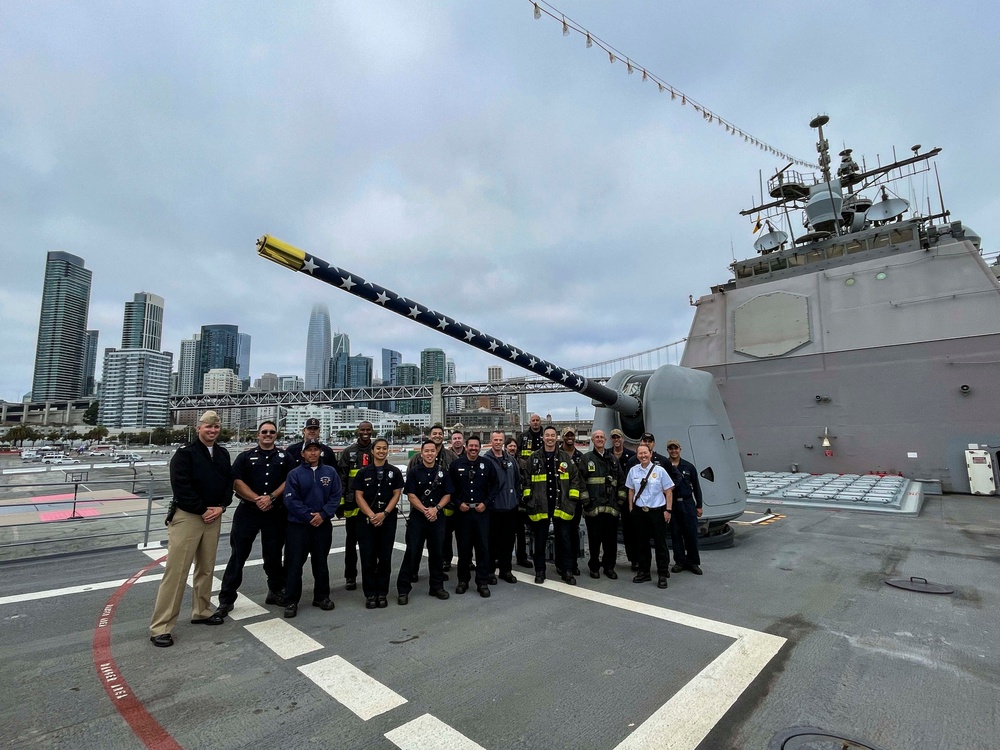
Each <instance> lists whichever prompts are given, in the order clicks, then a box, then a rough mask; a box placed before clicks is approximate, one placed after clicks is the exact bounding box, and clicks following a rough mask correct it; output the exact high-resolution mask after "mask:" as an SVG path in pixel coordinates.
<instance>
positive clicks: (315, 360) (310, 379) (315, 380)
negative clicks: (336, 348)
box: [305, 304, 333, 391]
mask: <svg viewBox="0 0 1000 750" xmlns="http://www.w3.org/2000/svg"><path fill="white" fill-rule="evenodd" d="M331 346H332V344H331V341H330V310H329V309H328V308H327V306H326V305H319V304H317V305H313V308H312V312H311V313H309V333H308V335H307V337H306V377H305V381H306V390H307V391H318V390H320V389H322V388H327V387H329V384H330V357H331V356H333V350H332V349H331Z"/></svg>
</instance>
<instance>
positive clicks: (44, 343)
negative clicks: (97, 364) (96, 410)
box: [31, 251, 96, 401]
mask: <svg viewBox="0 0 1000 750" xmlns="http://www.w3.org/2000/svg"><path fill="white" fill-rule="evenodd" d="M91 275H92V274H91V272H90V271H88V270H87V269H86V268H84V262H83V258H78V257H77V256H75V255H70V254H69V253H64V252H60V251H52V252H50V253H48V255H47V256H46V260H45V285H44V286H43V288H42V311H41V315H40V316H39V320H38V343H37V346H36V349H35V372H34V376H33V378H32V381H31V398H32V400H34V401H67V400H71V399H75V398H79V397H80V396H81V395H83V389H84V365H85V362H86V347H87V314H88V312H89V309H90V282H91ZM95 353H96V352H95Z"/></svg>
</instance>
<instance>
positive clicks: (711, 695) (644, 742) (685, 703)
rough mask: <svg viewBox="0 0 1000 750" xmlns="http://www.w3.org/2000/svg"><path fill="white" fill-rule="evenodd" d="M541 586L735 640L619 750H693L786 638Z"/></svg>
mask: <svg viewBox="0 0 1000 750" xmlns="http://www.w3.org/2000/svg"><path fill="white" fill-rule="evenodd" d="M527 583H528V584H529V585H531V586H539V587H541V588H548V589H552V590H554V591H558V592H560V593H563V594H568V595H569V596H575V597H577V598H578V599H586V600H588V601H592V602H596V603H599V604H604V605H606V606H609V607H616V608H618V609H624V610H626V611H628V612H635V613H637V614H641V615H646V616H648V617H654V618H656V619H659V620H665V621H667V622H672V623H675V624H677V625H683V626H685V627H689V628H694V629H696V630H702V631H704V632H707V633H714V634H715V635H721V636H724V637H727V638H733V639H734V643H733V644H732V645H730V646H729V648H727V649H726V650H725V651H723V652H722V653H721V654H720V655H719V656H717V657H716V658H715V659H714V660H713V661H712V662H711V663H709V664H708V666H706V667H705V668H704V669H702V670H701V671H700V672H699V673H698V674H697V675H695V677H694V678H693V679H692V680H691V681H690V682H688V683H687V684H686V685H685V686H684V687H682V688H681V689H680V690H678V691H677V692H676V693H675V694H674V695H673V697H671V698H670V700H668V701H667V702H666V703H664V704H663V705H662V706H660V708H658V709H657V710H656V711H654V712H653V714H652V715H651V716H650V717H649V718H648V719H646V721H644V722H643V723H642V724H640V725H639V726H638V727H636V728H635V729H634V730H633V731H632V732H631V733H630V734H629V735H628V736H627V737H626V738H625V739H623V740H622V741H621V742H620V743H619V744H618V745H617V746H616V748H615V750H642V749H643V748H650V747H656V748H662V749H663V750H695V749H696V748H697V747H698V745H699V744H701V742H702V740H704V739H705V737H706V736H708V733H709V732H711V731H712V729H713V727H715V725H716V724H718V723H719V722H720V721H722V718H723V717H724V716H725V714H726V711H728V710H729V709H730V708H731V707H732V705H733V704H734V703H735V702H736V701H737V699H738V698H739V697H740V695H742V694H743V691H745V690H746V689H747V688H748V687H749V686H750V683H752V682H753V681H754V680H755V679H756V678H757V675H759V674H760V673H761V672H762V671H763V670H764V668H765V667H766V666H767V665H768V663H769V662H770V661H771V659H773V658H774V657H775V655H776V654H777V653H778V652H779V651H780V650H781V647H782V646H784V645H785V642H786V640H787V639H786V638H782V637H781V636H777V635H771V634H769V633H761V632H760V631H757V630H751V629H750V628H743V627H740V626H738V625H730V624H729V623H725V622H719V621H717V620H709V619H707V618H705V617H698V616H697V615H689V614H687V613H686V612H678V611H676V610H672V609H667V608H666V607H659V606H656V605H653V604H645V603H643V602H637V601H634V600H632V599H625V598H622V597H618V596H612V595H610V594H603V593H599V592H597V591H591V590H589V589H581V588H578V587H576V586H567V585H566V584H564V583H558V582H556V581H546V582H545V583H540V584H535V583H532V582H530V581H528V582H527Z"/></svg>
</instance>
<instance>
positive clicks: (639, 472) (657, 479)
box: [625, 462, 674, 508]
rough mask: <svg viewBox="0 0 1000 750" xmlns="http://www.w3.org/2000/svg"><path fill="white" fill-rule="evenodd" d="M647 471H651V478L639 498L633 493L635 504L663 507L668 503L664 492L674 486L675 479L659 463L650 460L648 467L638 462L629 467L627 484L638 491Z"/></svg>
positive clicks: (642, 506)
mask: <svg viewBox="0 0 1000 750" xmlns="http://www.w3.org/2000/svg"><path fill="white" fill-rule="evenodd" d="M650 469H652V471H650ZM647 471H648V472H649V479H648V481H647V482H646V489H644V490H643V491H642V494H641V495H639V498H638V499H635V497H634V495H633V504H634V505H636V506H638V507H639V508H663V507H665V505H666V498H665V497H664V496H663V493H664V492H666V491H667V490H669V489H671V488H672V487H673V486H674V481H673V480H672V479H671V478H670V475H669V474H668V473H667V470H666V469H664V468H663V467H662V466H660V465H659V464H654V463H652V462H650V464H649V466H647V467H646V468H643V467H642V464H636V465H635V466H633V467H632V468H631V469H629V471H628V477H627V478H626V479H625V486H626V487H628V488H629V489H630V490H634V491H635V493H638V492H639V487H641V486H642V480H643V479H644V478H645V476H646V472H647Z"/></svg>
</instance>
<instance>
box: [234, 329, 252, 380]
mask: <svg viewBox="0 0 1000 750" xmlns="http://www.w3.org/2000/svg"><path fill="white" fill-rule="evenodd" d="M236 365H237V370H236V374H237V376H239V379H240V383H242V384H243V390H244V391H248V390H250V334H249V333H237V334H236Z"/></svg>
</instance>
